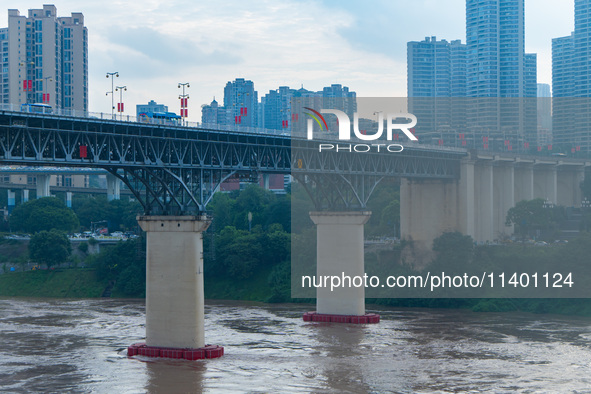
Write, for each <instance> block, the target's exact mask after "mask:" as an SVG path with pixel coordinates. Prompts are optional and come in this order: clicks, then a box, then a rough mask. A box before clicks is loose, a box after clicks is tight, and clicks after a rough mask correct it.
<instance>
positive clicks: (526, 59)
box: [407, 0, 537, 148]
mask: <svg viewBox="0 0 591 394" xmlns="http://www.w3.org/2000/svg"><path fill="white" fill-rule="evenodd" d="M524 23H525V19H524V0H466V44H465V45H464V44H462V43H461V42H460V41H459V40H455V41H451V43H448V42H447V41H446V40H441V41H437V39H436V38H435V37H431V38H426V39H425V40H424V41H421V42H409V43H408V46H407V50H408V52H407V64H408V96H409V107H410V108H409V110H410V111H411V112H413V113H414V114H415V115H417V118H418V120H419V122H418V123H417V127H416V129H417V131H418V132H420V133H421V135H420V137H423V138H422V141H426V142H428V143H432V142H433V140H435V139H439V140H440V141H441V142H444V143H445V144H448V143H450V142H454V141H455V142H458V139H461V140H462V145H466V142H468V141H469V140H472V144H474V146H480V145H479V144H478V142H479V141H482V139H481V137H487V138H486V140H485V141H489V139H490V143H491V144H492V145H491V148H492V147H495V148H501V147H503V140H504V142H505V145H509V146H510V144H518V143H521V142H529V141H535V140H536V138H537V135H536V133H537V122H536V118H537V114H536V94H537V89H536V82H537V77H536V74H537V58H536V55H535V54H526V53H525V29H524ZM425 133H427V134H425ZM429 135H430V138H429ZM425 137H427V138H425ZM507 140H509V142H510V144H507V142H508V141H507ZM472 144H470V145H472ZM486 145H487V146H488V142H487V143H486ZM526 146H527V145H526Z"/></svg>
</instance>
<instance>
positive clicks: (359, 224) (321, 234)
mask: <svg viewBox="0 0 591 394" xmlns="http://www.w3.org/2000/svg"><path fill="white" fill-rule="evenodd" d="M370 216H371V212H311V213H310V218H311V219H312V221H313V222H314V223H315V224H316V230H317V268H316V273H317V278H318V280H319V279H320V278H324V277H325V276H329V277H332V276H338V277H339V278H341V279H342V280H343V282H344V285H343V286H340V287H338V288H335V289H334V290H333V291H331V288H330V283H329V286H328V287H326V286H322V287H318V288H317V289H316V312H315V313H314V312H310V313H307V314H305V315H304V320H306V321H327V322H331V321H332V322H338V323H374V322H375V323H377V322H378V321H379V316H377V315H373V314H372V315H366V314H365V288H364V287H363V286H355V285H354V283H357V281H358V280H359V279H357V280H354V278H356V277H357V278H361V280H363V276H364V274H365V265H364V239H363V225H364V224H365V223H367V221H368V220H369V217H370ZM349 277H350V278H351V279H350V283H349V282H348V280H349V279H346V278H349Z"/></svg>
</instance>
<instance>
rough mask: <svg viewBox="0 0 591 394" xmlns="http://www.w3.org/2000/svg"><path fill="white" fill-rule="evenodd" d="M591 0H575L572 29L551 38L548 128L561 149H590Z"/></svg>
mask: <svg viewBox="0 0 591 394" xmlns="http://www.w3.org/2000/svg"><path fill="white" fill-rule="evenodd" d="M590 56H591V0H575V31H574V32H573V33H571V34H570V35H569V36H566V37H559V38H555V39H553V40H552V90H553V93H554V100H552V113H553V119H552V123H553V124H552V131H553V133H554V140H555V141H556V142H557V143H558V144H560V145H562V146H563V149H565V150H568V148H572V147H575V146H577V147H579V148H578V149H582V150H585V151H591V132H590V126H591V75H589V73H590V72H591V58H590Z"/></svg>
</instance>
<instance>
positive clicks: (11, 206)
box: [8, 190, 16, 213]
mask: <svg viewBox="0 0 591 394" xmlns="http://www.w3.org/2000/svg"><path fill="white" fill-rule="evenodd" d="M15 205H16V193H15V192H13V191H12V190H8V212H9V213H10V212H12V210H13V209H14V207H15Z"/></svg>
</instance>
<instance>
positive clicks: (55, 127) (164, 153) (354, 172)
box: [0, 111, 468, 215]
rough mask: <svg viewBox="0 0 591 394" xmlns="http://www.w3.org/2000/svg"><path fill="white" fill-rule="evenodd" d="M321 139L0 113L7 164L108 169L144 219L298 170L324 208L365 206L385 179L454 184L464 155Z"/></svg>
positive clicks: (0, 155)
mask: <svg viewBox="0 0 591 394" xmlns="http://www.w3.org/2000/svg"><path fill="white" fill-rule="evenodd" d="M320 142H322V141H318V140H315V141H309V140H307V139H304V138H292V137H290V136H283V135H273V134H254V133H245V132H237V131H235V132H233V131H221V130H214V129H205V128H194V127H182V126H167V125H153V124H143V123H136V122H125V121H117V120H104V119H98V118H92V117H91V118H78V117H68V116H58V115H42V114H31V113H23V112H11V111H0V163H1V164H10V165H23V166H51V167H84V168H102V169H105V170H106V171H108V172H109V173H111V174H113V175H114V176H116V177H117V178H119V179H121V181H122V182H123V183H124V184H125V185H126V186H127V187H128V188H129V189H130V190H131V192H132V193H133V194H134V196H135V197H136V198H137V199H138V201H139V202H140V203H141V204H142V205H143V207H144V210H145V214H146V215H184V214H196V213H199V212H204V211H205V208H206V206H207V204H208V203H209V202H210V201H211V199H212V197H213V194H214V193H215V191H216V190H218V188H219V186H220V184H221V183H222V182H224V181H226V180H230V179H239V180H250V181H256V180H258V178H259V176H260V175H261V174H291V175H292V176H294V177H295V178H296V179H297V180H298V181H300V182H301V183H302V184H303V185H304V186H305V187H306V190H307V191H308V193H309V194H310V196H311V197H312V199H313V201H314V203H315V204H316V207H317V208H318V209H337V208H347V209H355V208H364V207H365V204H366V203H367V200H368V199H369V197H370V196H371V193H372V191H373V190H374V188H375V187H376V185H377V184H378V183H379V182H380V181H381V180H382V179H384V178H386V177H405V178H419V179H421V178H422V179H428V178H436V179H450V180H451V179H457V178H459V176H460V159H462V158H463V157H465V156H466V155H467V154H468V153H467V151H465V150H461V149H450V148H447V149H445V148H444V149H441V148H435V147H429V146H424V145H418V144H412V145H408V146H405V149H404V151H403V152H401V153H390V152H388V151H386V150H385V149H382V150H381V151H380V152H377V151H375V150H373V151H371V152H367V153H355V152H346V151H342V150H341V151H339V152H336V151H327V152H322V153H319V152H318V144H319V143H320Z"/></svg>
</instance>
